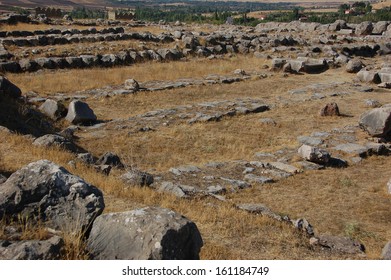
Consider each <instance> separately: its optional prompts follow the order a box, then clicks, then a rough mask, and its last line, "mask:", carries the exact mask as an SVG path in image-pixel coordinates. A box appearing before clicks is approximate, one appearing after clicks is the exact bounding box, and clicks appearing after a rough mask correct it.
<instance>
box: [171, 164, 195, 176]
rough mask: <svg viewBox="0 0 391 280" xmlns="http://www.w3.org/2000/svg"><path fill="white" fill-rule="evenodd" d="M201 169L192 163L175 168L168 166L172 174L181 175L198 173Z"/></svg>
mask: <svg viewBox="0 0 391 280" xmlns="http://www.w3.org/2000/svg"><path fill="white" fill-rule="evenodd" d="M200 171H201V169H199V168H198V167H197V166H194V165H185V166H179V167H175V168H170V172H171V173H173V174H174V175H177V176H181V175H182V174H183V173H198V172H200Z"/></svg>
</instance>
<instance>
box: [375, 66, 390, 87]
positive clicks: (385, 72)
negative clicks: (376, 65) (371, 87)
mask: <svg viewBox="0 0 391 280" xmlns="http://www.w3.org/2000/svg"><path fill="white" fill-rule="evenodd" d="M378 75H379V78H380V81H381V82H382V83H391V67H385V68H382V69H381V70H380V71H379V73H378Z"/></svg>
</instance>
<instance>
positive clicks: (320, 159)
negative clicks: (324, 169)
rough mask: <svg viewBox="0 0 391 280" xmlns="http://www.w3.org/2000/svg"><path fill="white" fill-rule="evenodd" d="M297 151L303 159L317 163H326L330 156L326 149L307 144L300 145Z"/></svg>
mask: <svg viewBox="0 0 391 280" xmlns="http://www.w3.org/2000/svg"><path fill="white" fill-rule="evenodd" d="M298 153H299V155H300V156H301V157H302V158H303V159H305V160H308V161H311V162H314V163H319V164H327V163H328V162H329V160H330V158H331V156H330V154H329V153H328V152H327V151H325V150H321V149H319V148H316V147H311V146H309V145H302V146H301V147H300V148H299V150H298Z"/></svg>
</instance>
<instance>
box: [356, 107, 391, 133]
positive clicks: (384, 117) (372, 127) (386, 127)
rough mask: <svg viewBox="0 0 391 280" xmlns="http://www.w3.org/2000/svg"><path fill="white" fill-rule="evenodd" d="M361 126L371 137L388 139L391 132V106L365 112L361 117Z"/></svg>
mask: <svg viewBox="0 0 391 280" xmlns="http://www.w3.org/2000/svg"><path fill="white" fill-rule="evenodd" d="M359 125H360V127H361V128H362V129H364V130H366V131H367V132H368V133H369V135H371V136H375V137H387V135H388V134H389V133H390V131H391V104H386V105H384V106H382V107H380V108H375V109H372V110H370V111H367V112H365V113H364V114H362V115H361V117H360V120H359Z"/></svg>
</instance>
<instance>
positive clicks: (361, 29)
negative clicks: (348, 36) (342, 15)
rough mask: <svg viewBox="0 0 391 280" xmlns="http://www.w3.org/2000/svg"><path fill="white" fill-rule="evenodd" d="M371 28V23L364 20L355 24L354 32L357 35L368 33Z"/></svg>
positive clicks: (370, 31)
mask: <svg viewBox="0 0 391 280" xmlns="http://www.w3.org/2000/svg"><path fill="white" fill-rule="evenodd" d="M372 30H373V24H372V22H370V21H364V22H362V23H360V24H357V26H356V29H355V34H357V35H370V34H371V33H372Z"/></svg>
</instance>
